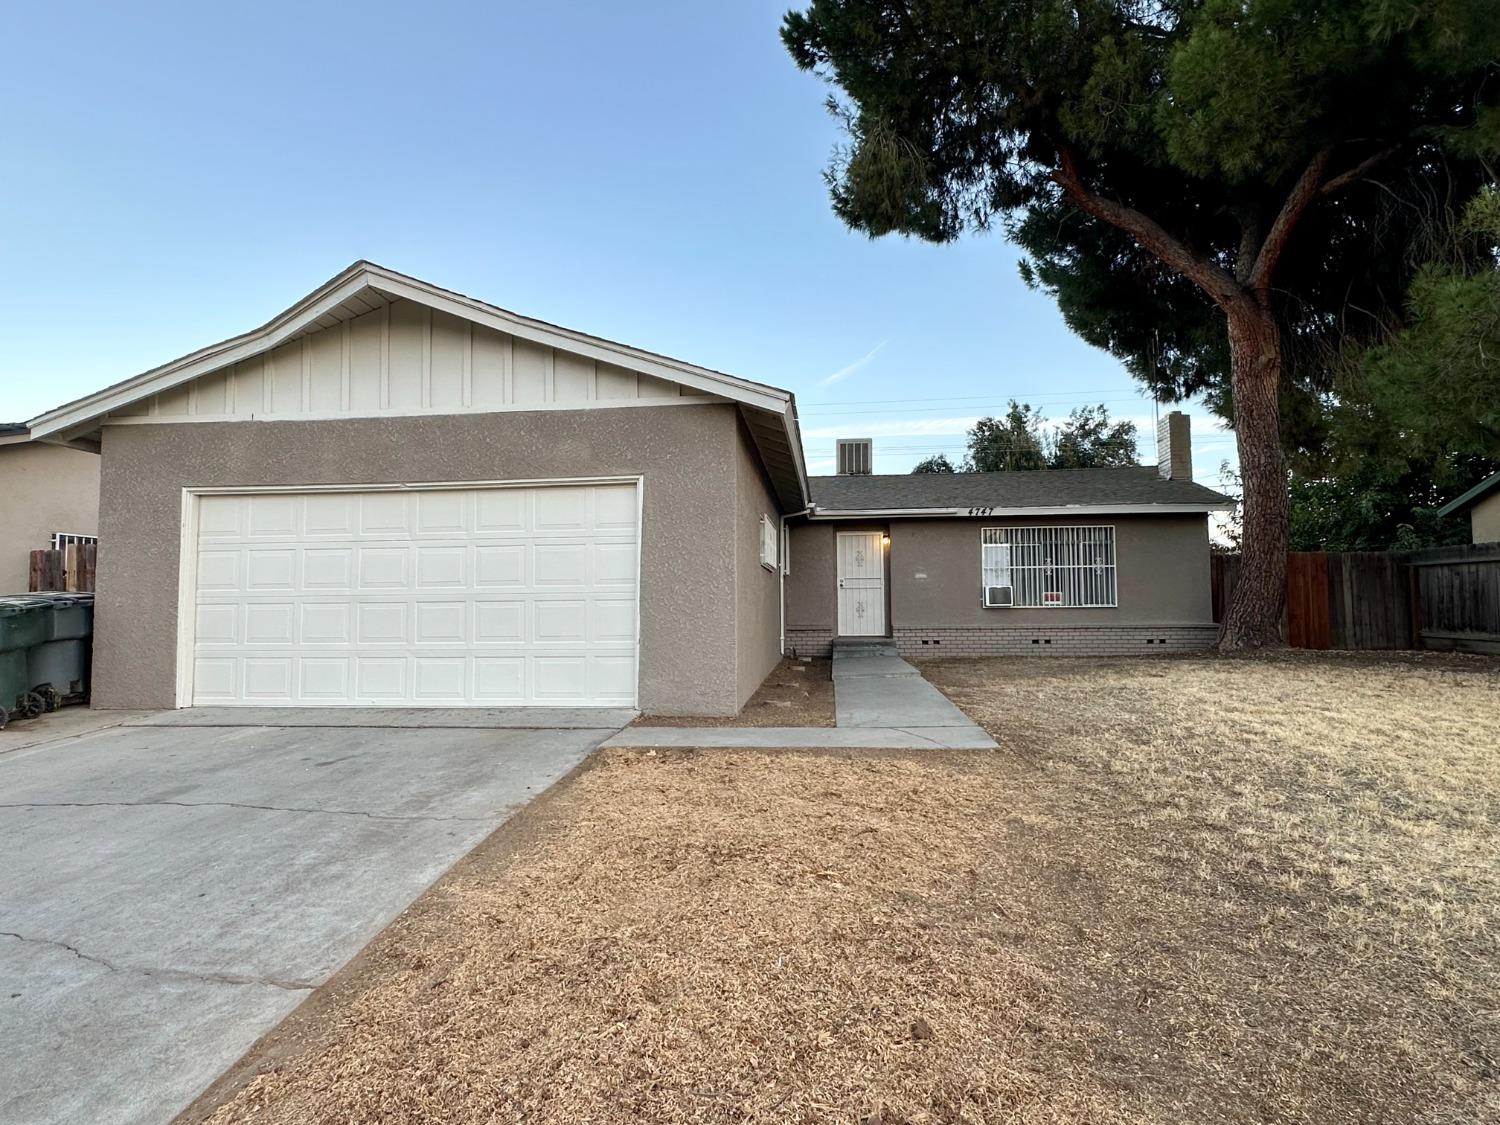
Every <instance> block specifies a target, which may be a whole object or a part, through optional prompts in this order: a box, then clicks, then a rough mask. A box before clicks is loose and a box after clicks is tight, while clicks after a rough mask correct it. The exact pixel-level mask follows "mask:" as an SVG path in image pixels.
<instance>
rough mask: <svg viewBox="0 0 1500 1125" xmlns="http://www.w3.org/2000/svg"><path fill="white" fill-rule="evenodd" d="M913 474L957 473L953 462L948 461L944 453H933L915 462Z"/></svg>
mask: <svg viewBox="0 0 1500 1125" xmlns="http://www.w3.org/2000/svg"><path fill="white" fill-rule="evenodd" d="M912 472H913V473H952V472H957V470H956V469H954V467H953V462H952V461H950V460H948V455H947V454H946V453H934V454H933V455H932V456H931V457H924V458H923V459H922V460H920V461H918V462H917V465H916V468H914V469H912Z"/></svg>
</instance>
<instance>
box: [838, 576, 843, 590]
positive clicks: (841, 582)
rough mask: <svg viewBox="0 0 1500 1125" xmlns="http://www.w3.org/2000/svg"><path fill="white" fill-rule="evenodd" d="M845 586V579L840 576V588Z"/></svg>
mask: <svg viewBox="0 0 1500 1125" xmlns="http://www.w3.org/2000/svg"><path fill="white" fill-rule="evenodd" d="M843 588H844V580H843V579H842V578H840V579H839V589H840V590H842V589H843Z"/></svg>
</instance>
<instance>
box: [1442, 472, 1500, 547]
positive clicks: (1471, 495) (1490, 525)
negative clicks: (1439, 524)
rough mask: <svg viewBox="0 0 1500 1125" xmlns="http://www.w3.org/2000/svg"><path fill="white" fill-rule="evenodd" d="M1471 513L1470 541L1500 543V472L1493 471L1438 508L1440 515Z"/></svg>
mask: <svg viewBox="0 0 1500 1125" xmlns="http://www.w3.org/2000/svg"><path fill="white" fill-rule="evenodd" d="M1464 512H1467V513H1469V527H1470V529H1471V530H1470V541H1471V542H1474V543H1500V473H1492V474H1491V475H1489V476H1487V477H1485V478H1484V480H1482V481H1480V482H1479V483H1478V484H1476V485H1475V486H1474V487H1473V488H1471V489H1469V491H1467V492H1465V493H1464V494H1463V495H1462V496H1459V497H1457V498H1455V499H1453V500H1450V501H1449V502H1448V503H1446V504H1444V505H1443V506H1442V507H1441V508H1439V509H1438V515H1440V516H1456V515H1461V514H1463V513H1464Z"/></svg>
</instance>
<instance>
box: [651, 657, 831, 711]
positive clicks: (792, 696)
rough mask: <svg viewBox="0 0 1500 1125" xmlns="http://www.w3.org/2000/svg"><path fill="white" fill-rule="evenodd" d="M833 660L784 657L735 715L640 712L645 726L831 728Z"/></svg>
mask: <svg viewBox="0 0 1500 1125" xmlns="http://www.w3.org/2000/svg"><path fill="white" fill-rule="evenodd" d="M833 722H834V708H833V661H831V660H828V659H813V660H798V659H794V658H792V657H787V658H785V659H784V660H782V662H781V663H780V664H778V665H777V666H776V667H775V668H774V669H772V671H771V674H770V675H769V676H767V677H766V680H765V683H763V684H761V685H760V687H759V688H758V689H757V690H756V692H755V694H754V695H752V696H751V697H750V699H749V700H748V701H747V702H746V703H745V706H744V707H743V708H741V709H740V713H739V714H738V715H730V716H728V717H727V718H712V717H709V718H705V717H704V716H701V715H642V716H640V717H639V718H638V719H636V721H635V723H634V724H633V725H635V726H647V727H831V726H833Z"/></svg>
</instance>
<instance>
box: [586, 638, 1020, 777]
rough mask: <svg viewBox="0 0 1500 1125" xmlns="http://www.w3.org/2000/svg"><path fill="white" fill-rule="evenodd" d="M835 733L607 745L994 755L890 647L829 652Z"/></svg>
mask: <svg viewBox="0 0 1500 1125" xmlns="http://www.w3.org/2000/svg"><path fill="white" fill-rule="evenodd" d="M833 699H834V722H835V723H836V724H837V725H836V726H832V727H626V728H625V729H624V730H622V731H621V732H620V733H619V734H617V735H615V736H614V737H613V738H611V739H609V740H608V741H606V742H605V743H604V745H605V746H611V747H614V746H631V747H673V746H679V747H681V746H710V747H741V748H745V749H769V748H780V747H791V748H795V749H813V748H818V747H829V748H834V749H877V750H879V749H894V750H931V749H948V750H993V749H995V748H996V747H995V740H994V739H992V738H991V737H990V736H989V735H988V734H986V733H985V732H984V729H983V728H982V727H980V726H978V725H977V724H975V723H974V722H973V720H971V719H970V718H969V717H968V716H967V715H965V714H964V713H963V712H962V711H960V710H959V709H958V708H957V707H955V706H954V705H953V704H952V703H951V702H949V700H948V697H947V696H945V695H944V694H943V693H942V692H940V691H938V689H937V688H935V687H933V686H932V685H931V684H930V683H928V682H927V681H926V680H925V679H923V677H922V674H921V673H920V672H918V671H917V670H916V669H915V668H913V667H912V666H911V665H910V664H908V663H907V662H906V661H905V660H902V659H901V657H900V656H898V655H896V648H895V646H894V645H892V644H891V643H890V642H889V641H872V642H870V643H869V644H861V645H853V646H840V647H839V648H836V649H834V653H833Z"/></svg>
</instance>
